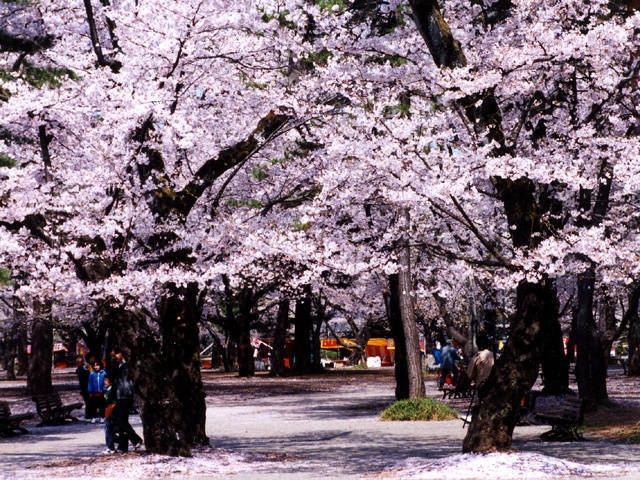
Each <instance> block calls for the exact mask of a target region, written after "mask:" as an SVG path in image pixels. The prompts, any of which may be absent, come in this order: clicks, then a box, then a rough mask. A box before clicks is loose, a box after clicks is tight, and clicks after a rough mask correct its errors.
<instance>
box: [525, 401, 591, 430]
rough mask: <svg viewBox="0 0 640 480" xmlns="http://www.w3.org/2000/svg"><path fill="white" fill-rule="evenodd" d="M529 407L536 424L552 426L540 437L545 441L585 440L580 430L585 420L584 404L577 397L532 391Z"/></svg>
mask: <svg viewBox="0 0 640 480" xmlns="http://www.w3.org/2000/svg"><path fill="white" fill-rule="evenodd" d="M529 405H530V412H531V413H532V415H533V418H534V420H535V421H536V422H539V423H541V424H544V425H551V430H549V431H548V432H545V433H543V434H542V435H541V436H540V438H542V439H543V440H555V441H573V440H583V438H582V434H580V433H579V432H578V428H579V427H580V426H581V425H582V422H583V420H584V402H583V401H582V400H581V399H580V398H579V397H578V396H577V395H575V394H564V395H548V394H544V393H542V392H535V391H532V392H530V394H529Z"/></svg>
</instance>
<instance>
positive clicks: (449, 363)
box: [434, 340, 494, 388]
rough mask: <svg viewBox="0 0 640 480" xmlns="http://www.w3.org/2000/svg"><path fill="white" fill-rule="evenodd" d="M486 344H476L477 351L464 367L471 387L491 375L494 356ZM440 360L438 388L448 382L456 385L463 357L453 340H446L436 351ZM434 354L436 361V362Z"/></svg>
mask: <svg viewBox="0 0 640 480" xmlns="http://www.w3.org/2000/svg"><path fill="white" fill-rule="evenodd" d="M486 343H487V342H483V341H479V342H478V351H477V352H476V353H475V354H474V355H473V357H471V359H470V360H469V362H468V364H467V367H466V372H465V373H466V374H467V377H468V379H469V381H470V384H471V386H472V387H476V386H479V385H481V384H482V383H483V382H484V381H485V380H486V379H487V378H488V377H489V374H490V373H491V369H492V368H493V364H494V355H493V352H492V351H491V350H489V348H488V345H487V344H486ZM437 356H439V357H440V358H439V360H440V362H439V363H440V377H439V379H438V383H439V386H440V388H442V387H443V385H444V384H445V383H448V382H450V383H451V384H452V385H457V383H458V380H459V378H460V367H461V365H462V363H463V355H462V350H461V348H460V345H459V344H458V343H457V342H456V341H455V340H448V341H447V343H446V345H445V346H444V347H442V350H440V351H438V354H437ZM437 356H436V354H435V353H434V357H436V361H437V360H438V358H437Z"/></svg>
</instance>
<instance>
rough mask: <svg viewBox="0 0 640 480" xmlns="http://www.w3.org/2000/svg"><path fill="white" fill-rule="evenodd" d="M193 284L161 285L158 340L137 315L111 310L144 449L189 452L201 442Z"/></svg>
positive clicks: (202, 394) (205, 441)
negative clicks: (135, 401) (132, 388)
mask: <svg viewBox="0 0 640 480" xmlns="http://www.w3.org/2000/svg"><path fill="white" fill-rule="evenodd" d="M197 295H198V288H197V285H195V284H189V285H188V286H186V287H176V286H175V285H173V284H168V285H166V291H165V294H164V295H163V296H162V298H161V301H160V308H159V312H160V318H159V319H158V323H159V325H160V328H161V335H162V343H161V344H158V342H157V340H156V337H155V335H154V333H153V331H152V329H150V328H149V326H148V324H147V322H146V320H145V319H144V318H143V317H142V315H141V314H136V313H132V312H127V311H124V310H120V311H117V312H114V323H113V328H114V333H115V336H116V339H117V341H118V344H119V345H120V346H121V347H122V348H123V350H125V353H127V354H128V357H127V360H128V362H129V370H130V374H131V377H132V380H133V381H134V384H135V387H136V393H137V399H138V404H139V406H140V416H141V418H142V425H143V430H144V441H145V446H146V451H147V452H149V453H158V454H162V455H172V456H190V455H191V446H193V445H206V444H208V443H209V439H208V438H207V436H206V433H205V416H206V403H205V392H204V387H203V384H202V378H201V376H200V358H199V352H200V338H199V329H198V321H199V320H200V307H199V304H198V299H197Z"/></svg>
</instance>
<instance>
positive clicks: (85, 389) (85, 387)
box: [76, 353, 96, 420]
mask: <svg viewBox="0 0 640 480" xmlns="http://www.w3.org/2000/svg"><path fill="white" fill-rule="evenodd" d="M95 360H96V357H95V356H94V355H93V354H90V353H87V354H86V355H85V356H84V357H81V360H80V362H81V363H80V364H79V365H78V368H76V375H78V385H79V386H80V395H82V401H83V402H84V418H85V419H86V420H91V419H92V418H93V415H91V398H90V397H89V375H91V372H92V371H93V364H94V363H95Z"/></svg>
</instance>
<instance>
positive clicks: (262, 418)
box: [0, 386, 640, 480]
mask: <svg viewBox="0 0 640 480" xmlns="http://www.w3.org/2000/svg"><path fill="white" fill-rule="evenodd" d="M431 393H432V394H435V393H436V392H435V391H434V392H431ZM392 402H393V391H392V389H391V388H389V389H388V390H385V389H382V390H381V389H380V387H372V386H365V387H363V388H356V389H354V388H353V387H352V386H351V387H349V388H339V389H337V390H336V391H334V392H331V393H308V394H298V395H282V396H271V397H266V398H263V399H257V400H256V399H252V400H232V401H229V402H225V404H224V405H222V406H215V407H210V408H209V409H208V410H207V432H208V434H209V436H210V438H211V441H212V444H213V445H214V446H215V447H216V448H219V449H223V450H225V451H229V452H235V453H242V454H246V455H247V457H248V458H249V459H251V458H254V459H255V469H254V470H253V471H252V473H251V474H250V475H248V474H246V473H241V474H230V475H225V476H224V478H228V479H235V480H240V479H246V478H260V479H265V480H267V479H279V480H286V479H294V478H295V479H299V478H323V479H326V478H346V477H347V476H350V477H351V478H366V477H369V478H370V477H371V475H374V474H376V473H377V472H380V471H382V470H386V469H392V468H394V467H397V466H401V465H403V464H406V462H409V461H410V459H412V458H416V459H425V458H428V459H437V458H443V457H447V456H451V455H455V454H459V453H460V449H461V444H462V439H463V438H464V435H465V432H466V430H465V429H464V428H463V427H462V422H461V421H459V420H453V421H445V422H382V421H380V420H379V413H380V412H381V410H382V409H383V408H384V407H385V406H387V405H389V404H390V403H392ZM131 421H132V424H133V425H134V428H136V430H137V431H138V432H141V430H142V428H141V426H140V419H139V418H137V417H135V416H132V417H131ZM547 429H548V427H544V426H530V427H517V428H516V430H515V432H514V448H516V449H518V450H521V451H524V452H538V453H543V454H546V455H550V456H554V457H558V458H562V459H565V460H572V461H576V462H580V463H587V464H589V463H616V464H620V465H628V464H630V463H634V464H637V465H638V471H640V463H637V462H638V459H640V445H625V446H624V448H621V447H620V446H615V447H614V446H612V444H611V443H603V442H597V441H587V442H575V443H556V442H549V443H545V442H541V441H540V440H539V438H538V436H539V435H540V433H542V432H543V431H546V430H547ZM30 430H31V433H30V434H28V435H22V436H18V437H13V438H1V439H0V478H2V479H14V478H16V479H17V478H20V472H24V471H25V470H24V468H29V467H35V466H42V465H45V464H47V463H50V462H52V461H59V460H61V459H72V458H77V457H95V456H96V455H100V452H102V450H104V433H103V430H102V426H101V425H99V424H95V425H92V424H87V423H84V422H80V423H77V424H72V425H67V426H62V427H33V428H30ZM269 459H271V460H272V461H269ZM189 478H191V477H189ZM629 478H635V477H629Z"/></svg>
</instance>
